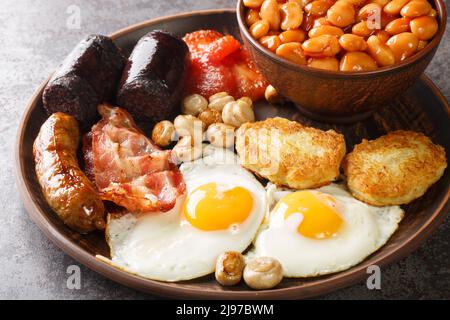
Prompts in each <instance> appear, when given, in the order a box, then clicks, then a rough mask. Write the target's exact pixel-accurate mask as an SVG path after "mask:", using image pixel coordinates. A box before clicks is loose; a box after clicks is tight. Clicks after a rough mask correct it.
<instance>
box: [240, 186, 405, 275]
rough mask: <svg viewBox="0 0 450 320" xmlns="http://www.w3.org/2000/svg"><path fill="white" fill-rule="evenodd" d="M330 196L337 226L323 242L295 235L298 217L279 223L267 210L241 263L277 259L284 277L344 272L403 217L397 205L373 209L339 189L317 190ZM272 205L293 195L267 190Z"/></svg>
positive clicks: (387, 235) (375, 247)
mask: <svg viewBox="0 0 450 320" xmlns="http://www.w3.org/2000/svg"><path fill="white" fill-rule="evenodd" d="M317 190H318V191H320V192H323V193H327V194H330V195H332V196H333V197H334V198H335V200H336V201H337V203H338V207H339V208H340V214H341V218H342V219H343V221H344V224H343V227H341V229H340V230H339V233H338V235H336V236H335V237H331V238H328V239H320V240H319V239H318V240H316V239H311V238H308V237H305V236H302V235H301V234H299V233H298V232H297V228H298V225H299V224H300V222H301V219H302V215H301V213H298V214H292V215H290V216H289V217H288V218H287V219H284V213H283V212H281V211H278V212H276V210H272V211H271V212H270V214H269V216H268V217H267V219H266V221H265V223H264V226H263V227H261V230H260V231H259V233H258V235H257V237H256V238H255V241H254V248H253V249H252V250H251V251H250V252H249V253H248V255H247V259H248V258H251V257H255V256H270V257H273V258H276V259H278V260H279V261H280V263H281V265H282V266H283V272H284V276H286V277H313V276H319V275H324V274H329V273H334V272H338V271H342V270H345V269H348V268H350V267H352V266H354V265H356V264H358V263H359V262H361V261H362V260H364V259H365V258H366V257H367V256H369V255H370V254H372V253H373V252H375V251H376V250H378V249H379V248H380V247H381V246H383V245H384V244H385V243H386V242H387V240H388V239H389V238H390V237H391V235H392V234H393V233H394V232H395V230H396V229H397V227H398V224H399V222H400V221H401V219H402V218H403V210H402V209H401V208H400V207H399V206H392V207H381V208H380V207H373V206H369V205H367V204H365V203H363V202H361V201H358V200H356V199H355V198H353V197H352V196H351V194H350V193H349V192H348V191H346V189H345V188H344V187H343V186H340V185H337V184H332V185H329V186H326V187H322V188H320V189H317ZM267 192H268V199H269V203H270V205H271V206H272V207H273V206H274V205H275V204H276V203H277V202H278V201H279V200H280V199H281V198H283V196H285V195H287V194H289V193H291V192H294V191H292V190H281V189H278V188H276V187H275V186H274V185H272V184H269V185H268V187H267Z"/></svg>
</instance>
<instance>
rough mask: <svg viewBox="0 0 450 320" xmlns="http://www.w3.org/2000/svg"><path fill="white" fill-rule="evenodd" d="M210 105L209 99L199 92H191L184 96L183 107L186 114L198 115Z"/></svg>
mask: <svg viewBox="0 0 450 320" xmlns="http://www.w3.org/2000/svg"><path fill="white" fill-rule="evenodd" d="M207 107H208V100H206V99H205V98H204V97H203V96H201V95H199V94H191V95H189V96H187V97H186V98H184V100H183V106H182V107H181V109H182V112H183V113H184V114H189V115H192V116H198V115H199V114H200V113H201V112H203V111H204V110H205V109H206V108H207Z"/></svg>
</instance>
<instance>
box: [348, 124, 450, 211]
mask: <svg viewBox="0 0 450 320" xmlns="http://www.w3.org/2000/svg"><path fill="white" fill-rule="evenodd" d="M342 167H343V169H344V174H345V176H346V177H347V184H348V187H349V189H350V191H351V193H352V194H353V196H354V197H355V198H357V199H359V200H361V201H364V202H366V203H368V204H371V205H375V206H389V205H401V204H407V203H409V202H411V201H413V200H414V199H417V198H419V197H421V196H422V195H423V194H424V193H425V192H426V191H427V189H428V188H429V187H430V186H431V185H432V184H434V183H435V182H436V181H438V180H439V179H440V178H441V177H442V175H443V174H444V170H445V168H446V167H447V160H446V156H445V150H444V148H443V147H441V146H440V145H436V144H433V142H432V141H431V140H430V139H429V138H428V137H427V136H425V135H423V134H422V133H417V132H413V131H402V130H399V131H393V132H390V133H388V134H387V135H384V136H381V137H379V138H377V139H375V140H371V141H368V140H365V139H364V140H363V141H362V142H361V143H360V144H358V145H356V146H355V148H354V149H353V151H352V152H351V153H349V154H348V155H347V156H346V157H345V159H344V161H343V163H342Z"/></svg>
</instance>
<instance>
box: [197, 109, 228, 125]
mask: <svg viewBox="0 0 450 320" xmlns="http://www.w3.org/2000/svg"><path fill="white" fill-rule="evenodd" d="M198 118H199V119H200V120H202V121H203V123H204V124H205V126H206V127H207V128H208V127H209V126H210V125H212V124H213V123H218V122H222V113H221V112H220V111H217V110H215V109H211V108H206V109H205V110H204V111H203V112H202V113H200V114H199V115H198Z"/></svg>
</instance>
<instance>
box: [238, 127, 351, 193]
mask: <svg viewBox="0 0 450 320" xmlns="http://www.w3.org/2000/svg"><path fill="white" fill-rule="evenodd" d="M236 150H237V152H238V154H239V156H240V159H241V164H242V165H243V166H244V167H245V168H247V169H249V170H251V171H253V172H254V173H255V174H257V175H259V176H262V177H264V178H267V179H269V180H270V181H271V182H273V183H275V184H277V185H284V186H288V187H290V188H294V189H307V188H317V187H320V186H323V185H327V184H329V183H330V182H331V181H333V180H334V179H335V178H336V177H337V176H338V175H339V167H340V163H341V161H342V159H343V158H344V156H345V141H344V136H343V135H341V134H339V133H336V132H335V131H333V130H329V131H322V130H319V129H315V128H309V127H305V126H303V125H301V124H300V123H298V122H295V121H289V120H287V119H283V118H271V119H266V120H264V121H259V122H254V123H245V124H243V125H242V126H241V127H240V128H239V130H238V131H237V132H236Z"/></svg>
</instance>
